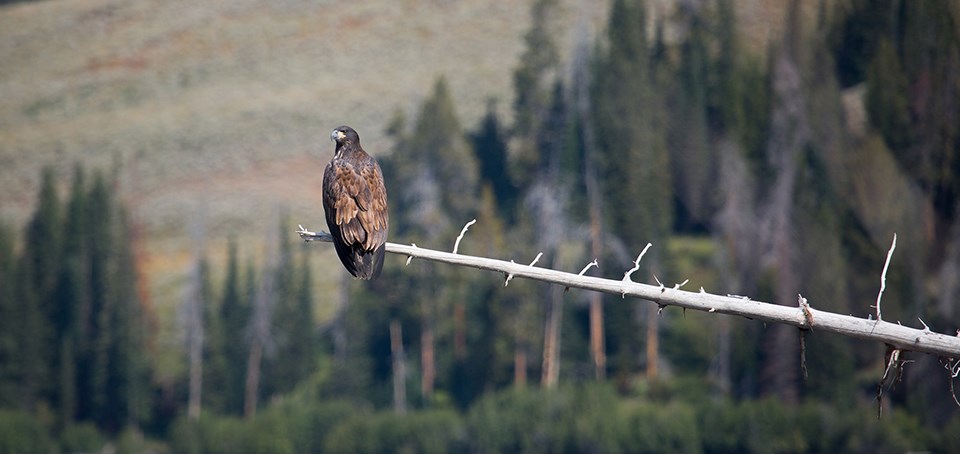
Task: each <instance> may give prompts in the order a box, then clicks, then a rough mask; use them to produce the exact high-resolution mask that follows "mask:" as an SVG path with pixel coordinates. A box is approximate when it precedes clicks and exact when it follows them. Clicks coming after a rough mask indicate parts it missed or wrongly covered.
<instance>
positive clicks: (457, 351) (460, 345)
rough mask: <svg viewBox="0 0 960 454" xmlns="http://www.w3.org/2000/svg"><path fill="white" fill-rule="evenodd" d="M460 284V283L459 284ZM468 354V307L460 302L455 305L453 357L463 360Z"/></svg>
mask: <svg viewBox="0 0 960 454" xmlns="http://www.w3.org/2000/svg"><path fill="white" fill-rule="evenodd" d="M457 284H459V282H458V283H457ZM466 354H467V307H466V305H465V304H463V301H462V300H459V299H458V301H457V302H456V303H454V304H453V356H454V357H455V358H456V359H463V357H464V356H466Z"/></svg>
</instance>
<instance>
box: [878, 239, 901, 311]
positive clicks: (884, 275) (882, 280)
mask: <svg viewBox="0 0 960 454" xmlns="http://www.w3.org/2000/svg"><path fill="white" fill-rule="evenodd" d="M896 248H897V234H896V233H894V234H893V244H891V245H890V250H889V251H887V261H886V262H885V263H884V264H883V273H881V274H880V293H877V305H876V306H875V307H876V308H877V321H878V322H879V321H880V320H882V319H883V318H882V317H880V298H882V297H883V290H884V289H886V288H887V268H889V267H890V258H891V257H893V250H894V249H896Z"/></svg>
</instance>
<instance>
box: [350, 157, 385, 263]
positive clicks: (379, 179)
mask: <svg viewBox="0 0 960 454" xmlns="http://www.w3.org/2000/svg"><path fill="white" fill-rule="evenodd" d="M360 177H361V178H362V179H363V181H364V183H365V186H366V189H367V190H366V192H365V193H364V197H359V198H358V201H359V202H358V203H359V206H360V210H361V211H360V212H359V213H358V214H357V216H358V217H359V218H360V224H361V225H363V228H364V229H365V230H366V231H367V233H368V235H367V240H366V242H365V243H364V249H366V250H369V251H372V250H374V249H377V248H378V247H380V246H381V245H382V244H383V243H384V242H386V241H387V223H388V219H387V218H388V211H387V189H386V187H385V186H384V184H383V173H382V172H381V171H380V166H379V165H378V164H377V162H376V161H374V160H373V158H370V159H369V160H368V161H367V163H366V165H364V166H363V167H361V169H360Z"/></svg>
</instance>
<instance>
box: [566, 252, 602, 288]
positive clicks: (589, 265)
mask: <svg viewBox="0 0 960 454" xmlns="http://www.w3.org/2000/svg"><path fill="white" fill-rule="evenodd" d="M591 266H595V267H597V268H600V264H599V263H598V262H597V259H593V261H592V262H590V263H588V264H587V266H585V267H583V269H582V270H580V272H579V273H577V276H583V273H586V272H587V270H589V269H590V267H591ZM569 291H570V286H566V287H564V288H563V293H567V292H569Z"/></svg>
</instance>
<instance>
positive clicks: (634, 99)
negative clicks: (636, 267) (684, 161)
mask: <svg viewBox="0 0 960 454" xmlns="http://www.w3.org/2000/svg"><path fill="white" fill-rule="evenodd" d="M646 24H647V19H646V5H645V4H643V3H642V2H639V1H629V0H617V1H615V2H614V3H613V5H612V7H611V11H610V20H609V24H608V27H607V39H606V48H605V50H603V51H602V53H601V56H600V57H599V63H598V64H597V65H596V70H595V74H594V76H593V81H594V94H593V97H592V98H593V102H594V107H593V109H592V111H593V114H594V118H593V120H594V130H595V131H596V142H597V143H596V147H597V153H596V154H597V159H596V162H597V174H598V180H599V181H600V182H601V190H602V192H603V194H604V211H605V213H604V217H605V218H606V219H605V222H604V227H605V228H606V229H607V232H611V233H613V232H615V233H616V235H617V237H618V238H619V240H620V242H621V244H622V245H623V248H622V249H621V250H620V251H618V252H619V254H617V255H615V256H613V257H609V258H608V259H607V260H605V263H609V264H611V265H614V266H623V267H627V265H628V260H630V258H628V256H631V255H632V254H633V253H634V251H637V250H640V249H641V248H642V247H643V245H644V244H646V243H647V242H651V243H653V244H661V245H662V244H665V243H666V238H667V237H668V235H669V232H670V227H671V225H672V224H673V210H672V191H671V181H670V171H669V155H668V153H667V149H666V145H665V142H664V140H665V138H664V136H663V134H664V130H665V129H666V127H665V125H664V119H663V118H662V117H660V116H659V114H658V113H659V112H660V111H662V110H663V104H662V102H663V101H662V97H660V96H658V91H657V88H658V87H656V86H655V78H654V75H653V74H654V73H653V71H652V70H651V55H650V52H649V47H648V43H647V33H646V30H647V28H646ZM627 251H630V252H627ZM651 253H652V255H650V254H648V255H647V256H645V258H644V265H645V266H644V268H645V269H647V270H651V269H652V270H653V271H654V272H655V273H656V270H657V269H658V268H659V267H660V266H662V264H661V259H660V257H659V252H658V248H653V249H652V250H651ZM606 309H607V310H608V311H610V314H608V315H606V316H605V317H606V318H607V319H609V320H612V322H611V324H610V328H611V329H610V330H608V334H609V335H610V336H616V337H621V339H617V340H612V339H611V342H609V343H608V345H609V346H610V349H611V350H617V349H619V352H618V353H617V354H616V356H615V357H616V358H618V366H617V367H618V368H619V369H620V373H626V371H627V370H628V369H629V368H630V367H631V364H632V358H634V357H636V356H639V355H636V354H635V353H634V352H632V351H631V350H632V349H633V348H635V346H636V340H635V339H636V337H635V334H634V333H636V327H635V326H632V320H635V317H633V316H632V315H631V314H630V311H631V310H633V309H631V308H628V307H627V306H626V305H622V304H618V305H607V308H606ZM646 319H647V321H648V322H649V323H648V324H647V329H648V332H647V334H648V335H647V339H648V341H647V343H648V347H654V345H649V344H650V341H651V340H655V339H656V332H657V325H656V323H658V320H657V319H656V317H655V316H653V317H651V316H648V317H646ZM613 320H617V322H613ZM655 352H656V349H648V356H650V353H655ZM648 363H649V364H648V369H647V370H648V372H649V373H651V374H653V373H655V371H656V358H655V357H649V358H648Z"/></svg>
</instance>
